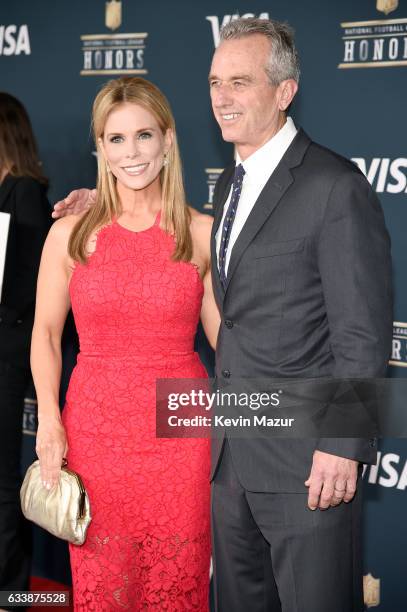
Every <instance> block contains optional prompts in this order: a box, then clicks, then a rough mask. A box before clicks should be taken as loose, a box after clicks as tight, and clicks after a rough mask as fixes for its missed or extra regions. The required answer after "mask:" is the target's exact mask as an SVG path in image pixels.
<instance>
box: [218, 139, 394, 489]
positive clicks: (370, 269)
mask: <svg viewBox="0 0 407 612" xmlns="http://www.w3.org/2000/svg"><path fill="white" fill-rule="evenodd" d="M233 170H234V165H232V166H230V167H229V168H226V170H225V171H224V172H223V173H222V175H221V176H220V178H219V180H218V183H217V185H216V188H215V195H214V205H215V220H214V226H213V231H212V244H211V248H212V254H213V257H212V266H213V267H212V275H213V285H214V292H215V297H216V300H217V303H218V306H219V309H220V312H221V316H222V323H221V328H220V332H219V338H218V344H217V351H216V377H217V379H218V381H219V382H220V383H221V386H222V387H225V386H226V387H227V386H228V385H230V384H231V383H233V378H236V377H242V378H244V377H248V378H292V379H294V378H295V379H298V378H322V377H334V378H370V377H382V376H384V375H385V373H386V368H387V362H388V359H389V356H390V349H391V338H392V285H391V256H390V240H389V236H388V233H387V230H386V227H385V223H384V217H383V212H382V209H381V206H380V203H379V201H378V199H377V197H376V194H375V193H374V192H373V191H372V189H371V187H370V185H369V183H368V181H367V180H366V178H365V177H364V175H363V174H362V173H361V172H360V171H359V170H358V168H357V167H356V166H355V165H354V164H353V163H352V162H350V161H348V160H346V159H345V158H343V157H341V156H339V155H337V154H336V153H334V152H332V151H330V150H328V149H326V148H324V147H322V146H320V145H318V144H316V143H314V142H312V141H311V140H310V139H309V137H308V136H307V135H306V134H305V133H304V131H303V130H299V132H298V133H297V135H296V137H295V138H294V140H293V142H292V143H291V145H290V147H289V148H288V150H287V151H286V153H285V155H284V157H283V158H282V160H281V162H280V163H279V165H278V166H277V168H276V170H275V171H274V172H273V174H272V175H271V177H270V179H269V181H268V182H267V184H266V185H265V187H264V189H263V191H262V192H261V194H260V196H259V198H258V200H257V202H256V203H255V206H254V208H253V210H252V212H251V213H250V215H249V217H248V219H247V221H246V223H245V225H244V227H243V229H242V231H241V233H240V235H239V237H238V239H237V241H236V243H235V245H234V247H233V251H232V254H231V259H230V264H229V270H228V276H227V284H226V289H225V290H224V289H223V287H222V285H221V282H220V279H219V273H218V269H217V263H216V245H215V236H216V232H217V230H218V228H219V225H220V222H221V218H222V211H223V206H224V203H225V201H226V199H227V196H228V193H229V190H230V186H231V182H232V178H233ZM375 446H376V442H375V440H374V439H355V438H351V439H350V438H340V439H339V438H324V439H315V438H314V439H304V440H298V439H288V438H286V439H266V438H260V439H251V440H249V439H236V438H233V439H232V438H231V439H230V448H231V453H232V459H233V462H234V466H235V469H236V471H237V474H238V476H239V479H240V480H241V482H242V484H243V486H245V488H246V489H248V490H251V491H264V492H266V491H280V492H305V488H304V480H305V479H306V478H307V477H308V475H309V471H310V467H311V464H312V455H313V451H314V450H315V449H316V448H318V449H320V450H322V451H325V452H329V453H332V454H336V455H340V456H343V457H348V458H352V459H356V460H359V461H363V462H367V463H369V462H370V463H371V462H375V461H376V448H375ZM221 448H222V440H219V439H213V441H212V477H213V474H214V473H215V470H216V467H217V465H218V461H219V456H220V453H221Z"/></svg>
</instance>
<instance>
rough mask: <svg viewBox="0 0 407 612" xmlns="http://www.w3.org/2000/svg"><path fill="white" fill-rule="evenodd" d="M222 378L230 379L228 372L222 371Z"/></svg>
mask: <svg viewBox="0 0 407 612" xmlns="http://www.w3.org/2000/svg"><path fill="white" fill-rule="evenodd" d="M222 376H223V378H230V370H222Z"/></svg>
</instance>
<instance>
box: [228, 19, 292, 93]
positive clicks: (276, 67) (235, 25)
mask: <svg viewBox="0 0 407 612" xmlns="http://www.w3.org/2000/svg"><path fill="white" fill-rule="evenodd" d="M252 34H262V35H263V36H267V38H268V39H269V40H270V43H271V53H270V59H269V62H268V65H267V66H266V67H265V70H266V73H267V76H268V77H269V80H270V83H271V84H272V85H279V84H280V83H281V82H282V81H285V80H286V79H294V81H296V82H297V83H298V81H299V80H300V62H299V58H298V53H297V49H296V47H295V42H294V30H293V29H292V28H291V27H290V26H289V25H288V24H287V23H282V22H281V21H275V20H274V19H256V18H242V17H240V18H239V19H235V20H234V21H230V22H229V23H228V24H227V25H225V26H223V28H222V30H221V32H220V42H222V41H224V40H233V39H237V38H244V37H246V36H251V35H252Z"/></svg>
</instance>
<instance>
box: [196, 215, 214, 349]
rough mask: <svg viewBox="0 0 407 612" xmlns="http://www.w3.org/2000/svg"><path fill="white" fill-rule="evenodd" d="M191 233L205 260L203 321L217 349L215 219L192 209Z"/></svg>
mask: <svg viewBox="0 0 407 612" xmlns="http://www.w3.org/2000/svg"><path fill="white" fill-rule="evenodd" d="M191 215H192V222H191V233H192V240H193V243H194V254H195V257H197V258H199V260H200V261H202V262H203V266H204V270H205V272H204V276H203V285H204V290H205V291H204V296H203V300H202V308H201V322H202V326H203V328H204V331H205V335H206V337H207V339H208V342H209V344H210V345H211V347H212V348H213V349H214V350H215V348H216V341H217V338H218V331H219V325H220V315H219V310H218V307H217V305H216V302H215V297H214V295H213V288H212V275H211V231H212V224H213V219H212V217H210V216H209V215H203V214H200V213H198V212H197V211H195V210H193V209H191Z"/></svg>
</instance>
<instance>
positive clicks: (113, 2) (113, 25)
mask: <svg viewBox="0 0 407 612" xmlns="http://www.w3.org/2000/svg"><path fill="white" fill-rule="evenodd" d="M105 23H106V27H107V28H109V29H110V30H117V28H119V27H120V26H121V24H122V3H121V0H110V2H106V17H105Z"/></svg>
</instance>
